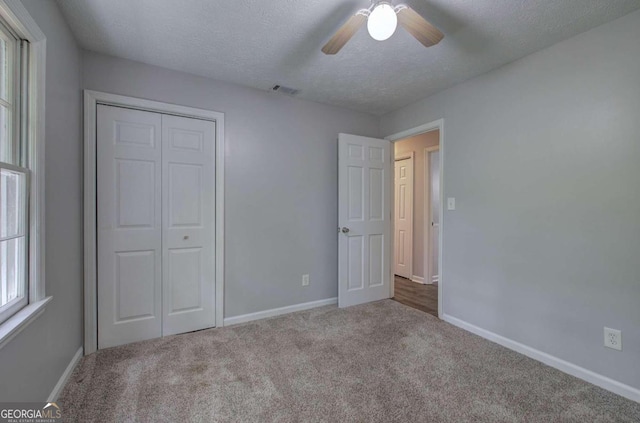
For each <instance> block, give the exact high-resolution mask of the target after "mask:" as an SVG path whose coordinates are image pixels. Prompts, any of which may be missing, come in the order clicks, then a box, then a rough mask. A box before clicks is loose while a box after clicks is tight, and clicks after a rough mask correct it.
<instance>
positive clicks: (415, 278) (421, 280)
mask: <svg viewBox="0 0 640 423" xmlns="http://www.w3.org/2000/svg"><path fill="white" fill-rule="evenodd" d="M411 280H412V281H413V282H415V283H420V284H423V285H424V284H425V281H424V278H423V277H422V276H411Z"/></svg>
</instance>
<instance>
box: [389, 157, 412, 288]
mask: <svg viewBox="0 0 640 423" xmlns="http://www.w3.org/2000/svg"><path fill="white" fill-rule="evenodd" d="M392 150H394V149H393V148H392ZM391 155H392V156H393V178H394V181H393V187H392V190H393V191H392V192H393V207H392V208H391V209H392V211H391V215H392V216H393V221H392V222H391V228H393V238H392V239H393V260H392V263H393V274H392V277H391V279H393V280H395V276H396V257H395V252H396V213H395V210H396V206H397V204H396V181H395V175H396V172H395V171H396V167H395V166H396V162H397V161H400V160H411V168H412V175H411V179H413V180H412V181H411V188H412V189H413V192H412V193H411V265H410V266H409V279H411V280H413V279H414V276H413V244H414V239H413V235H414V232H413V231H414V229H415V228H414V226H415V223H414V222H415V218H416V217H415V204H416V202H415V200H416V198H415V194H416V189H415V184H416V167H415V166H416V161H415V153H414V152H413V151H411V152H409V153H405V154H400V155H398V156H396V155H395V152H394V151H392V152H391ZM391 296H392V297H393V292H392V295H391Z"/></svg>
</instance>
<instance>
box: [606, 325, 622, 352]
mask: <svg viewBox="0 0 640 423" xmlns="http://www.w3.org/2000/svg"><path fill="white" fill-rule="evenodd" d="M604 346H605V347H607V348H613V349H614V350H618V351H622V332H621V331H619V330H618V329H611V328H607V327H605V328H604Z"/></svg>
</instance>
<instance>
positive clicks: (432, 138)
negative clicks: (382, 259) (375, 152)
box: [393, 129, 440, 317]
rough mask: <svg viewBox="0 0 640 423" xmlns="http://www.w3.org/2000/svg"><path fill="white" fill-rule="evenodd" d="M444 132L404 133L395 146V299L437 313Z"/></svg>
mask: <svg viewBox="0 0 640 423" xmlns="http://www.w3.org/2000/svg"><path fill="white" fill-rule="evenodd" d="M439 143H440V132H439V129H435V130H432V131H428V132H423V133H420V134H417V135H412V136H409V137H406V138H401V139H398V140H397V141H395V143H394V145H393V149H394V153H395V172H394V191H395V195H394V200H393V201H394V205H393V210H394V236H393V242H394V248H393V254H394V258H393V263H394V290H393V298H394V299H395V300H396V301H398V302H400V303H403V304H405V305H408V306H410V307H413V308H416V309H418V310H421V311H424V312H426V313H429V314H431V315H433V316H436V317H438V281H439V274H438V262H439V248H438V239H439V227H440V212H439V210H440V165H439V164H440V155H439V149H440V145H439Z"/></svg>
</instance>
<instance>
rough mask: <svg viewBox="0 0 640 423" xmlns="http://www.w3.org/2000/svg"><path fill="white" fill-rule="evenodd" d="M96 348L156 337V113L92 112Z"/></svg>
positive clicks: (158, 284)
mask: <svg viewBox="0 0 640 423" xmlns="http://www.w3.org/2000/svg"><path fill="white" fill-rule="evenodd" d="M97 113H98V116H97V153H98V163H97V177H98V181H97V190H98V204H97V210H98V216H97V217H98V348H107V347H112V346H115V345H120V344H126V343H129V342H135V341H141V340H144V339H149V338H156V337H159V336H161V335H162V304H161V299H162V252H161V245H162V242H161V241H162V216H161V213H160V210H161V203H160V202H161V198H162V192H161V179H162V178H161V168H162V143H161V115H159V114H157V113H149V112H142V111H138V110H130V109H122V108H117V107H109V106H102V105H99V106H98V112H97Z"/></svg>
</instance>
